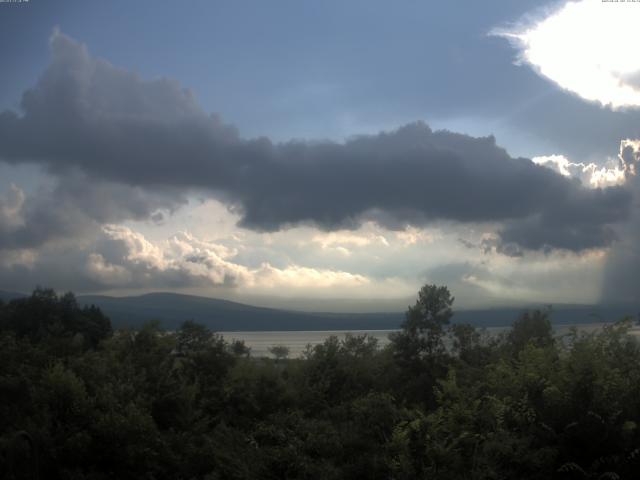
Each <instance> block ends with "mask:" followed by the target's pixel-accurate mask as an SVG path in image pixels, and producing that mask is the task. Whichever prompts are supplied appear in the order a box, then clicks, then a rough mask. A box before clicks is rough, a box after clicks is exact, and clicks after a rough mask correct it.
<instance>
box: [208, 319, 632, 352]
mask: <svg viewBox="0 0 640 480" xmlns="http://www.w3.org/2000/svg"><path fill="white" fill-rule="evenodd" d="M603 325H606V324H604V323H580V324H567V325H554V327H553V328H554V333H555V335H556V336H562V335H565V334H567V333H569V330H570V329H571V327H576V328H578V330H580V331H584V332H590V331H594V330H597V329H599V328H601V327H602V326H603ZM509 328H511V327H488V328H485V329H480V331H483V330H484V331H485V332H486V334H487V335H498V334H499V333H501V332H504V331H506V330H509ZM395 331H397V330H353V331H346V330H324V331H270V332H269V331H267V332H218V333H219V334H221V335H223V336H224V338H225V339H226V340H227V341H231V340H243V341H244V343H245V345H246V346H247V347H249V348H251V355H252V356H254V357H264V356H270V354H269V347H272V346H274V345H284V346H286V347H288V348H289V357H290V358H297V357H300V356H301V355H302V353H303V352H304V351H305V349H306V348H307V345H311V346H314V345H318V344H320V343H322V342H324V341H325V340H326V339H327V338H329V337H330V336H331V335H335V336H337V337H338V338H339V339H343V338H344V337H345V335H346V334H347V333H351V334H352V335H365V334H367V335H370V336H372V337H374V338H377V339H378V345H379V346H380V347H384V346H385V345H387V344H388V343H389V334H390V333H392V332H395ZM631 333H633V334H634V335H640V329H637V327H636V328H634V330H633V331H632V332H631Z"/></svg>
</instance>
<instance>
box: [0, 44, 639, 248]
mask: <svg viewBox="0 0 640 480" xmlns="http://www.w3.org/2000/svg"><path fill="white" fill-rule="evenodd" d="M51 51H52V61H51V64H50V65H49V66H48V67H47V69H46V70H45V71H44V73H43V74H42V76H41V77H40V79H39V80H38V82H37V84H36V85H35V86H34V87H33V88H31V89H29V90H27V91H26V92H25V93H24V96H23V99H22V104H21V105H22V110H23V111H22V113H21V114H17V113H15V112H12V111H5V112H2V113H0V158H3V159H4V160H5V161H8V162H11V163H24V162H38V163H40V164H42V165H44V166H45V167H46V168H47V169H48V170H49V171H50V172H52V173H53V174H55V175H57V176H58V178H60V179H66V178H67V177H72V178H74V176H80V177H82V178H86V179H87V181H86V182H85V183H82V182H73V184H72V186H73V188H71V189H68V188H65V189H64V190H62V189H59V190H57V191H55V192H54V194H53V197H55V198H52V199H51V200H50V201H47V202H44V201H43V202H42V203H46V204H47V205H49V206H51V205H55V204H56V202H57V203H58V207H57V208H56V209H54V211H61V212H62V211H63V210H64V211H65V212H66V211H67V210H68V211H70V212H73V213H74V215H77V216H79V217H81V218H88V219H90V220H92V221H94V222H95V223H97V224H104V223H107V222H114V221H121V220H123V219H126V218H138V219H139V218H143V217H146V218H151V217H152V216H153V219H154V221H159V220H161V219H160V218H159V216H158V214H157V210H158V208H169V209H170V208H174V207H176V206H179V205H180V201H181V197H180V195H181V194H186V193H187V192H191V191H198V192H205V193H204V194H205V195H211V196H215V197H216V198H218V199H221V200H223V201H224V202H225V203H226V204H227V205H228V206H229V208H230V209H231V210H232V211H233V212H235V213H237V214H238V215H240V225H241V226H242V227H245V228H249V229H253V230H256V231H277V230H280V229H284V228H289V227H291V226H294V225H304V224H310V225H315V226H318V227H319V228H321V229H324V230H342V229H354V228H357V227H358V226H360V225H361V224H362V223H363V222H366V221H375V222H377V223H378V224H380V225H383V226H385V227H387V228H391V229H396V230H405V229H406V228H407V227H409V226H413V227H422V226H424V225H426V224H428V223H430V222H433V221H437V220H446V221H453V222H463V223H474V222H498V223H502V224H503V225H504V226H503V228H502V229H501V230H500V234H501V236H502V237H503V238H504V240H505V241H506V242H508V243H514V244H517V245H519V246H520V247H522V248H526V249H548V248H562V249H569V250H581V249H584V248H594V247H602V246H606V245H608V244H610V243H611V241H612V240H613V239H614V238H615V235H614V234H613V231H612V228H611V225H612V224H614V223H616V222H620V221H622V220H624V219H625V218H626V216H627V215H628V210H629V206H630V200H631V196H630V194H629V193H628V192H627V191H626V190H625V189H624V188H621V187H610V188H604V189H591V188H585V187H584V186H582V185H581V184H580V183H579V182H578V181H575V180H571V179H568V178H565V177H563V176H562V175H559V174H557V173H555V172H553V171H551V170H550V169H548V168H544V167H542V166H539V165H536V164H535V163H534V162H532V161H531V160H528V159H523V158H511V157H510V156H509V155H508V154H507V153H506V151H505V150H504V149H502V148H500V147H499V146H497V145H496V142H495V139H494V138H493V137H486V138H473V137H470V136H467V135H461V134H455V133H451V132H448V131H432V130H431V129H430V128H429V127H428V126H427V125H425V124H423V123H414V124H409V125H405V126H403V127H401V128H399V129H397V130H394V131H391V132H383V133H380V134H378V135H369V136H360V137H356V138H353V139H350V140H348V141H346V142H344V143H333V142H326V141H324V142H302V141H292V142H288V143H279V144H275V143H273V142H271V141H270V140H269V139H266V138H258V139H252V140H247V139H243V138H242V137H240V136H239V134H238V132H237V131H236V129H235V128H234V127H232V126H229V125H226V124H224V123H223V122H222V121H221V120H220V118H219V117H217V116H215V115H208V114H206V113H205V112H204V111H203V110H202V109H201V108H200V107H199V106H198V104H197V101H196V99H195V98H194V95H193V94H192V93H191V92H190V91H188V90H185V89H183V88H181V87H180V85H179V84H178V83H177V82H175V81H173V80H169V79H164V78H161V79H155V80H150V81H146V80H143V79H141V78H140V77H139V76H138V75H136V74H134V73H131V72H128V71H126V70H123V69H120V68H117V67H115V66H113V65H111V64H110V63H108V62H106V61H104V60H100V59H96V58H94V57H92V56H91V55H90V54H89V53H88V51H87V49H86V48H85V47H84V46H82V45H80V44H78V43H77V42H75V41H74V40H72V39H71V38H69V37H67V36H65V35H63V34H62V33H60V32H54V34H53V36H52V38H51ZM63 181H65V180H61V182H63ZM104 185H109V188H110V189H118V188H121V189H122V192H125V193H126V195H118V194H116V195H114V194H113V193H114V192H113V191H110V192H109V193H108V194H103V195H100V192H99V191H98V192H95V191H94V188H98V189H99V188H100V186H104ZM69 192H73V195H72V194H71V193H69ZM116 193H118V192H116ZM131 196H133V200H134V201H133V202H131V201H130V200H131V199H130V198H128V197H131ZM125 199H126V200H125ZM151 200H153V201H151ZM65 202H66V203H65ZM76 205H77V206H76ZM61 206H64V209H63V208H62V207H61ZM116 210H119V212H120V213H119V214H114V213H113V212H114V211H116ZM42 211H43V206H38V207H37V208H36V207H32V208H31V210H30V209H27V210H26V212H27V213H26V215H27V217H29V218H33V217H34V216H36V213H39V212H42ZM29 212H32V213H29ZM34 212H35V213H34ZM38 218H42V219H43V220H45V224H47V225H48V226H47V228H42V227H38V231H37V232H28V228H29V225H31V224H32V223H33V222H30V221H28V220H25V225H26V227H25V230H24V231H20V232H16V233H15V234H13V240H12V242H13V244H14V245H15V246H20V245H31V244H33V245H35V244H37V243H38V242H40V243H42V242H43V241H45V237H46V235H47V233H52V234H54V233H55V234H62V233H63V232H69V231H73V228H74V226H73V225H71V223H72V222H73V221H74V220H72V219H71V220H67V219H64V218H59V217H56V216H55V215H49V216H48V217H47V218H44V217H43V216H40V217H38ZM50 219H54V220H53V221H52V220H50ZM76 221H77V222H78V223H80V224H83V222H81V221H79V220H76ZM18 233H19V234H18ZM30 242H31V243H30Z"/></svg>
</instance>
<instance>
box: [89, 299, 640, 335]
mask: <svg viewBox="0 0 640 480" xmlns="http://www.w3.org/2000/svg"><path fill="white" fill-rule="evenodd" d="M78 299H79V301H80V303H83V304H95V305H97V306H99V307H100V308H101V309H102V310H103V311H104V312H105V313H106V314H107V315H108V316H109V317H110V318H111V320H112V322H113V324H114V326H116V327H117V326H125V325H126V326H139V325H141V324H142V323H144V322H145V321H148V320H159V321H160V322H161V324H162V325H163V327H164V328H167V329H174V328H176V327H178V326H179V325H180V324H181V323H182V322H183V321H185V320H195V321H197V322H200V323H203V324H204V325H207V326H208V327H209V328H211V329H212V330H216V331H268V330H388V329H396V328H399V327H400V325H401V323H402V321H403V320H404V312H397V313H322V312H318V313H309V312H297V311H291V310H278V309H273V308H264V307H255V306H251V305H245V304H242V303H237V302H231V301H228V300H219V299H214V298H207V297H198V296H193V295H181V294H176V293H149V294H146V295H140V296H131V297H107V296H94V295H86V296H80V297H78ZM529 308H544V306H541V305H533V306H531V307H529ZM526 309H527V307H522V308H496V309H484V310H460V311H455V314H454V316H453V319H452V321H453V322H455V323H470V324H472V325H475V326H477V327H504V326H509V325H511V324H512V323H513V321H514V320H515V319H516V318H518V316H520V315H521V314H522V312H523V311H525V310H526ZM638 310H639V309H638V307H637V306H634V305H560V306H558V307H554V308H553V311H552V312H553V313H552V316H551V319H552V322H553V323H554V324H557V325H562V324H564V325H566V324H578V323H601V322H613V321H616V320H619V319H621V318H623V317H624V316H626V315H634V316H635V312H638Z"/></svg>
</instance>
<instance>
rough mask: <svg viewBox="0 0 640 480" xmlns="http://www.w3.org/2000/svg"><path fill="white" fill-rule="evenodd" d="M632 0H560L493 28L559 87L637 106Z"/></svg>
mask: <svg viewBox="0 0 640 480" xmlns="http://www.w3.org/2000/svg"><path fill="white" fill-rule="evenodd" d="M639 21H640V10H639V9H638V8H637V5H635V4H634V3H633V2H628V3H627V2H621V3H619V2H603V1H601V0H582V1H577V2H575V1H571V2H565V3H564V4H563V5H562V6H561V7H560V8H558V9H556V10H554V11H552V12H550V13H549V14H548V15H547V16H546V17H545V18H543V19H541V20H538V21H536V22H533V23H531V24H528V25H525V26H523V27H522V28H520V29H516V30H515V31H508V30H504V29H503V30H496V31H494V34H497V35H500V36H503V37H506V38H508V39H510V40H511V41H513V42H514V43H515V45H516V46H517V47H518V48H519V49H520V54H521V59H522V61H524V62H527V63H529V64H530V65H531V66H533V67H534V68H535V70H536V71H537V72H539V73H540V75H542V76H544V77H546V78H548V79H550V80H552V81H553V82H555V83H556V84H558V85H559V86H560V87H562V88H563V89H566V90H569V91H571V92H573V93H575V94H576V95H578V96H580V97H582V98H584V99H586V100H590V101H594V102H598V103H600V104H601V105H606V106H610V107H612V108H624V107H637V106H640V59H639V58H638V55H637V48H636V43H635V42H634V32H635V31H636V30H637V25H638V22H639Z"/></svg>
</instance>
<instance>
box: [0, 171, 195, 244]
mask: <svg viewBox="0 0 640 480" xmlns="http://www.w3.org/2000/svg"><path fill="white" fill-rule="evenodd" d="M185 203H186V200H185V198H184V197H183V196H182V195H181V194H179V193H175V192H174V193H171V194H169V193H167V192H165V193H157V192H154V191H153V190H147V189H143V188H141V187H134V186H129V185H125V184H121V183H115V182H109V181H104V180H101V179H92V178H89V177H87V176H86V175H84V174H79V173H77V172H75V173H74V172H70V173H69V174H68V175H66V176H61V177H58V178H57V180H56V181H55V182H54V184H53V185H51V186H49V187H41V188H39V189H37V190H36V191H35V192H32V193H29V194H27V193H25V192H24V191H23V190H22V189H20V188H19V187H18V186H16V185H12V186H11V188H10V190H9V192H8V193H7V195H6V198H5V199H0V233H2V235H1V236H0V250H2V249H24V248H36V247H39V246H41V245H43V244H45V243H47V242H51V241H64V240H65V239H69V240H71V241H77V240H78V239H80V238H83V237H86V236H90V235H91V234H92V233H95V232H97V231H98V230H99V228H100V226H101V225H102V224H104V223H110V222H120V221H124V220H130V219H133V220H142V219H147V218H153V217H154V216H156V215H158V214H160V215H162V211H163V210H164V211H166V212H169V213H170V212H173V211H174V210H175V209H176V208H178V207H179V206H182V205H184V204H185Z"/></svg>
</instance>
